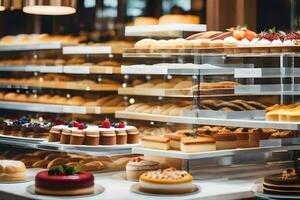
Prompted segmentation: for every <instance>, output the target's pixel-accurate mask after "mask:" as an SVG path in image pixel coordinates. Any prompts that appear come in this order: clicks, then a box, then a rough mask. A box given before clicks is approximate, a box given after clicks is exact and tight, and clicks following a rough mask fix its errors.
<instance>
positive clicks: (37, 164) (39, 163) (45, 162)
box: [32, 160, 50, 168]
mask: <svg viewBox="0 0 300 200" xmlns="http://www.w3.org/2000/svg"><path fill="white" fill-rule="evenodd" d="M49 162H50V161H49V160H38V161H36V162H35V163H33V164H32V167H33V168H47V166H48V164H49Z"/></svg>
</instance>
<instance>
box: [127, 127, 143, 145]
mask: <svg viewBox="0 0 300 200" xmlns="http://www.w3.org/2000/svg"><path fill="white" fill-rule="evenodd" d="M125 129H126V132H127V143H128V144H137V143H139V142H140V136H139V131H138V130H137V128H136V127H134V126H126V127H125Z"/></svg>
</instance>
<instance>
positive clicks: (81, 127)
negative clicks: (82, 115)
mask: <svg viewBox="0 0 300 200" xmlns="http://www.w3.org/2000/svg"><path fill="white" fill-rule="evenodd" d="M77 128H78V129H79V130H83V129H85V125H84V124H83V123H80V124H79V125H78V127H77Z"/></svg>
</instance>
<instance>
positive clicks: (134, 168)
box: [126, 157, 160, 181]
mask: <svg viewBox="0 0 300 200" xmlns="http://www.w3.org/2000/svg"><path fill="white" fill-rule="evenodd" d="M159 166H160V164H159V163H158V162H155V161H151V160H144V159H142V158H141V157H136V158H133V159H131V160H130V161H129V162H128V163H127V165H126V176H127V180H131V181H138V180H139V178H140V176H141V175H142V174H143V173H145V172H147V171H150V170H157V169H159Z"/></svg>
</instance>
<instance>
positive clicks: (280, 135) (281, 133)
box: [270, 131, 297, 138]
mask: <svg viewBox="0 0 300 200" xmlns="http://www.w3.org/2000/svg"><path fill="white" fill-rule="evenodd" d="M291 137H297V134H296V133H295V132H293V131H277V132H275V133H272V134H271V136H270V138H291Z"/></svg>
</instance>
